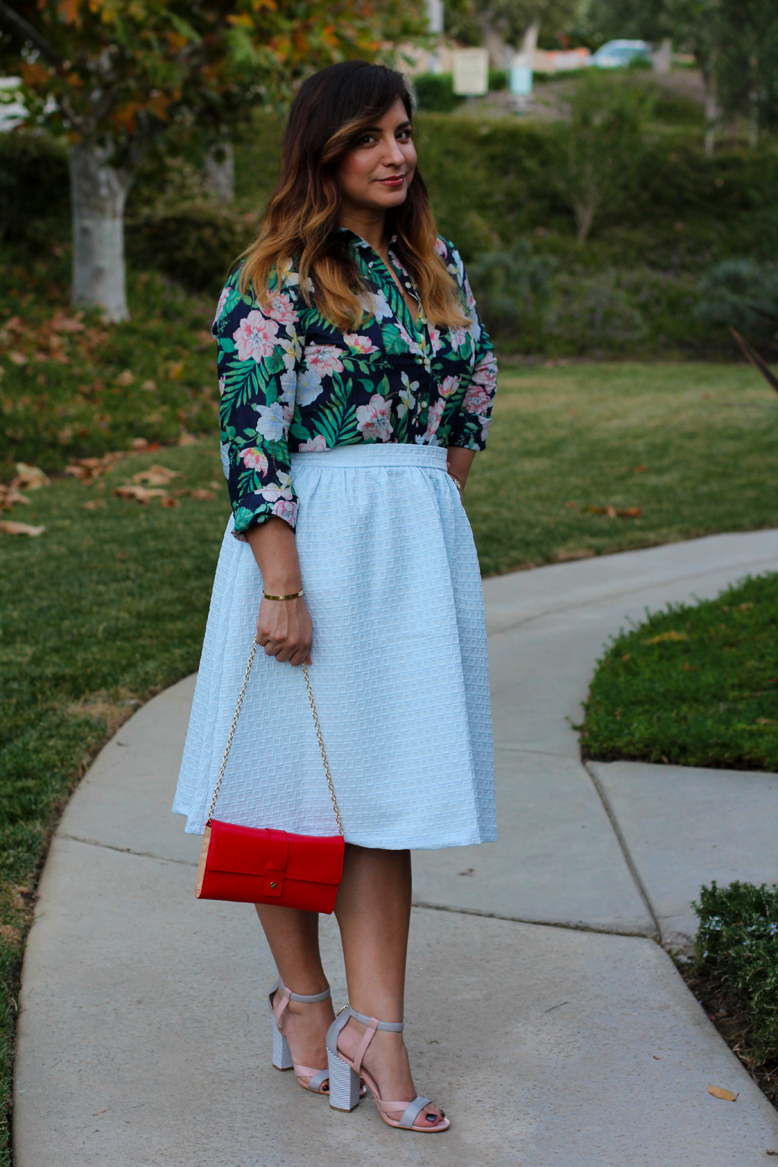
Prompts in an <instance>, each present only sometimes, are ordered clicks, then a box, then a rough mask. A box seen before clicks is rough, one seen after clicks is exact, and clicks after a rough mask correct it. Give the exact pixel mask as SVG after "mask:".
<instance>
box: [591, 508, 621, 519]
mask: <svg viewBox="0 0 778 1167" xmlns="http://www.w3.org/2000/svg"><path fill="white" fill-rule="evenodd" d="M586 509H587V511H588V512H589V514H590V515H607V516H608V518H609V519H615V518H616V508H615V507H595V506H588V507H587V508H586Z"/></svg>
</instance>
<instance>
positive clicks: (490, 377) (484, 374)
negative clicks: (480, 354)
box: [472, 353, 497, 393]
mask: <svg viewBox="0 0 778 1167" xmlns="http://www.w3.org/2000/svg"><path fill="white" fill-rule="evenodd" d="M472 384H474V385H483V387H484V389H488V390H490V391H491V392H492V393H494V390H495V388H496V386H497V358H496V357H495V355H494V353H489V354H488V355H487V356H486V357H484V358H483V359H482V361H481V362H480V364H479V365H478V366H477V368H476V370H475V372H474V373H473V379H472Z"/></svg>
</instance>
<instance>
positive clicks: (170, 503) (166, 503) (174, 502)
mask: <svg viewBox="0 0 778 1167" xmlns="http://www.w3.org/2000/svg"><path fill="white" fill-rule="evenodd" d="M162 505H163V507H177V506H180V505H181V504H180V502H179V501H178V499H177V498H170V497H169V496H168V497H167V498H163V499H162Z"/></svg>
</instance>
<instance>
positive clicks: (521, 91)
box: [510, 56, 532, 97]
mask: <svg viewBox="0 0 778 1167" xmlns="http://www.w3.org/2000/svg"><path fill="white" fill-rule="evenodd" d="M510 89H511V93H512V94H513V96H514V97H529V95H530V94H531V93H532V67H531V65H529V64H528V61H527V59H526V58H524V57H518V56H517V57H514V58H513V61H512V63H511V72H510Z"/></svg>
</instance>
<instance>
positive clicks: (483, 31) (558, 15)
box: [446, 0, 577, 68]
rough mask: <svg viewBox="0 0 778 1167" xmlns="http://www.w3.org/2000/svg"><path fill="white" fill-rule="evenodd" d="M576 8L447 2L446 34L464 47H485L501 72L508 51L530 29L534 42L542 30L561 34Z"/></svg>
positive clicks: (556, 1)
mask: <svg viewBox="0 0 778 1167" xmlns="http://www.w3.org/2000/svg"><path fill="white" fill-rule="evenodd" d="M576 4H577V0H449V2H448V3H447V4H446V31H447V32H449V33H451V35H452V36H455V37H457V39H459V40H462V41H464V43H465V44H484V45H486V47H487V48H488V49H489V52H490V55H491V57H492V61H493V64H494V65H496V66H497V67H499V68H503V67H504V65H505V62H506V58H507V56H508V55H509V52H510V48H515V47H516V46H517V45H519V44H521V43H522V42H523V41H524V40H525V37H526V35H527V33H528V31H529V30H531V29H532V28H533V26H534V29H535V38H537V32H538V30H539V29H540V28H541V27H542V28H543V29H544V30H545V31H546V32H549V33H551V34H554V33H557V32H561V31H563V29H564V28H565V26H566V24H567V23H568V21H569V20H570V19H571V18H572V15H573V13H574V12H575V9H576ZM530 38H531V34H530ZM509 47H510V48H509Z"/></svg>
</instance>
